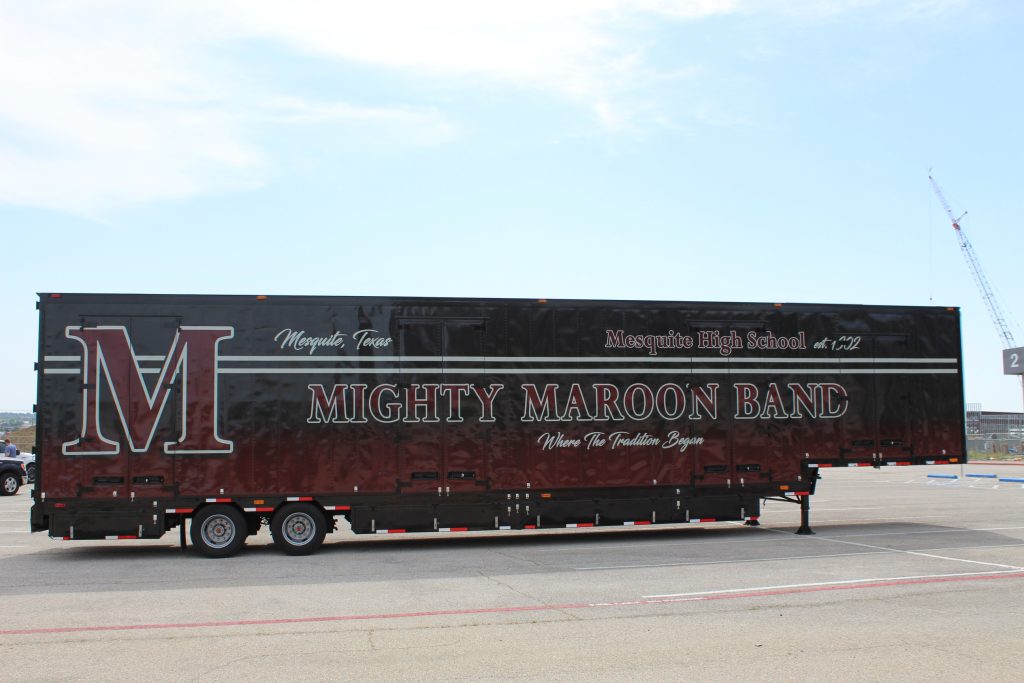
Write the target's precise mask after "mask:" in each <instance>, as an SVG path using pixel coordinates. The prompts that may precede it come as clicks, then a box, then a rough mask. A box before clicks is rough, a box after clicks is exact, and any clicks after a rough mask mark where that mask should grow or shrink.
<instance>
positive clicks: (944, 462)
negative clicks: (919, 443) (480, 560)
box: [924, 460, 949, 465]
mask: <svg viewBox="0 0 1024 683" xmlns="http://www.w3.org/2000/svg"><path fill="white" fill-rule="evenodd" d="M924 464H925V465H948V464H949V461H948V460H925V461H924Z"/></svg>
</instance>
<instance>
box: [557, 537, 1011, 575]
mask: <svg viewBox="0 0 1024 683" xmlns="http://www.w3.org/2000/svg"><path fill="white" fill-rule="evenodd" d="M856 545H860V544H856ZM877 547H879V548H880V549H879V550H866V551H864V552H859V553H829V554H822V555H792V556H788V557H755V558H748V559H727V560H700V561H694V562H661V563H654V564H618V565H606V566H598V567H573V569H575V570H576V571H578V572H586V571H598V570H603V569H657V568H658V567H691V566H698V565H705V564H745V563H750V562H783V561H788V560H813V559H818V558H823V557H850V556H858V557H859V556H861V555H888V554H893V553H907V552H912V553H913V554H923V553H925V552H944V551H950V550H977V549H983V548H1020V547H1024V543H1000V544H994V545H968V546H947V547H943V548H919V549H918V550H916V551H908V550H901V549H899V548H883V547H881V546H877ZM926 557H935V556H934V555H926ZM949 559H955V558H949ZM963 561H964V562H972V561H973V560H963ZM981 564H988V563H985V562H982V563H981ZM995 566H997V567H1010V566H1012V565H995ZM1013 568H1014V569H1017V568H1016V567H1013Z"/></svg>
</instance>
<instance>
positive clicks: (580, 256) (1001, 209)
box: [0, 0, 1024, 411]
mask: <svg viewBox="0 0 1024 683" xmlns="http://www.w3.org/2000/svg"><path fill="white" fill-rule="evenodd" d="M1022 29H1024V3H1018V2H1013V1H1010V0H1007V1H1005V2H996V1H988V2H986V1H981V0H593V1H587V2H585V1H583V0H559V2H551V1H550V0H540V1H534V0H517V1H516V2H514V3H506V2H479V1H478V0H458V1H449V0H435V1H434V2H430V3H423V2H418V1H404V0H403V1H388V0H378V1H376V2H372V3H365V2H326V1H316V0H292V1H291V2H288V3H282V2H275V1H271V0H173V1H167V2H162V1H159V0H153V1H150V2H136V1H135V0H92V1H90V2H79V1H75V0H61V1H55V0H34V1H33V2H20V1H18V0H0V315H2V316H3V318H2V322H0V330H2V341H0V410H30V409H31V407H32V405H33V403H34V399H35V381H36V378H35V372H34V370H33V363H34V362H35V361H36V359H37V353H38V332H37V326H38V318H37V313H36V311H35V302H36V301H37V292H131V293H216V294H269V295H275V294H277V295H283V294H310V295H349V296H359V295H373V296H378V295H379V296H403V295H416V296H473V297H515V298H520V297H521V298H548V299H557V298H585V299H654V300H673V301H762V302H819V303H856V304H894V305H937V306H958V307H961V309H962V325H963V348H964V378H965V396H966V400H967V401H968V402H971V403H981V404H982V406H983V408H984V409H985V410H1007V411H1020V410H1021V406H1022V393H1021V384H1020V382H1019V381H1018V379H1017V378H1013V377H1008V376H1005V375H1003V374H1002V360H1001V341H1000V338H999V336H998V334H997V332H996V328H995V327H994V325H993V324H992V322H991V320H990V318H989V316H988V313H987V311H986V308H985V305H984V302H983V300H982V298H981V296H980V295H979V293H978V290H977V288H976V287H975V285H974V282H973V280H972V279H971V275H970V272H969V270H968V268H967V265H966V263H965V261H964V259H963V258H962V255H961V253H960V250H959V247H958V245H957V241H956V238H955V235H954V232H953V230H952V228H951V227H950V224H949V220H948V219H947V217H946V215H945V213H944V212H943V209H942V207H941V206H940V204H939V202H938V199H937V198H936V196H935V194H934V193H933V191H932V187H931V185H930V184H929V181H928V174H929V171H931V173H932V174H933V175H934V177H935V178H936V180H937V181H938V182H939V184H940V185H941V187H942V189H943V191H944V192H945V193H946V195H947V198H948V199H949V201H950V204H951V205H952V207H953V210H954V212H955V213H956V215H957V216H959V215H960V214H962V213H963V212H964V211H967V212H968V213H967V215H966V216H965V217H964V218H963V220H962V221H961V225H962V226H963V228H964V230H965V231H966V233H967V234H968V236H969V237H970V239H971V241H972V243H973V245H974V248H975V250H976V252H977V254H978V256H979V258H980V259H981V262H982V264H983V267H984V269H985V272H986V274H987V276H988V279H989V280H990V281H991V283H992V285H993V286H994V287H995V289H996V290H997V295H998V297H999V301H1000V303H1001V305H1002V307H1003V309H1004V310H1005V311H1006V313H1007V314H1008V316H1010V318H1011V320H1012V321H1013V322H1012V325H1013V326H1012V330H1013V332H1014V334H1015V335H1016V338H1017V340H1018V344H1019V345H1021V346H1024V332H1022V331H1021V328H1020V326H1019V324H1018V323H1016V320H1017V319H1016V318H1014V315H1015V314H1016V315H1020V316H1024V301H1022V300H1021V297H1020V292H1021V287H1020V285H1019V281H1020V280H1019V275H1020V272H1021V271H1020V255H1021V253H1022V247H1024V237H1022V231H1021V230H1020V229H1019V226H1020V225H1021V223H1022V222H1024V194H1022V193H1021V191H1020V187H1021V183H1022V180H1024V168H1022V166H1021V163H1020V160H1021V159H1022V158H1024V135H1022V124H1021V121H1022V116H1021V114H1022V109H1024V107H1022V105H1024V101H1022V98H1024V89H1022V88H1021V87H1020V84H1021V73H1024V47H1022V46H1021V45H1022V44H1021V41H1020V36H1021V35H1022V33H1024V30H1022Z"/></svg>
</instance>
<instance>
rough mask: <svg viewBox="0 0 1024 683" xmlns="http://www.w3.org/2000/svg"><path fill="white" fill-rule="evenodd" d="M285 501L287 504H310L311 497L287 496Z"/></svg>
mask: <svg viewBox="0 0 1024 683" xmlns="http://www.w3.org/2000/svg"><path fill="white" fill-rule="evenodd" d="M285 500H287V501H288V502H289V503H311V502H313V496H288V497H287V498H286V499H285Z"/></svg>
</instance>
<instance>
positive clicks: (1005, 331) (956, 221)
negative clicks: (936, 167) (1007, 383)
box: [928, 174, 1024, 381]
mask: <svg viewBox="0 0 1024 683" xmlns="http://www.w3.org/2000/svg"><path fill="white" fill-rule="evenodd" d="M928 180H929V181H931V184H932V189H933V190H935V196H937V197H938V198H939V202H940V203H941V204H942V208H943V209H945V210H946V215H947V216H949V220H950V222H952V224H953V230H955V231H956V239H957V241H958V242H959V243H960V251H962V252H963V255H964V259H966V260H967V265H968V267H970V269H971V275H972V276H974V283H975V284H976V285H978V291H980V292H981V298H982V299H983V300H984V301H985V306H986V308H988V314H989V316H990V317H991V318H992V323H993V324H994V325H995V326H996V330H997V331H998V332H999V337H1000V339H1001V341H1002V342H1003V348H1004V349H1009V348H1013V346H1014V341H1013V333H1012V332H1011V331H1010V326H1009V325H1008V324H1007V322H1006V316H1005V315H1004V314H1003V309H1002V308H1001V307H1000V306H999V300H998V299H997V298H996V295H995V292H994V291H992V286H991V285H990V284H989V283H988V278H986V277H985V271H984V270H982V268H981V261H979V260H978V255H977V254H976V253H974V247H972V246H971V241H970V240H968V239H967V235H966V234H965V233H964V231H963V228H961V227H960V219H961V218H963V217H964V216H965V215H966V212H965V213H964V214H961V215H960V217H959V218H957V216H956V215H955V214H954V213H953V210H952V209H950V208H949V202H947V201H946V197H945V195H943V194H942V190H941V189H939V185H938V183H936V182H935V178H932V176H931V174H929V175H928ZM1021 381H1024V377H1022V378H1021Z"/></svg>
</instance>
